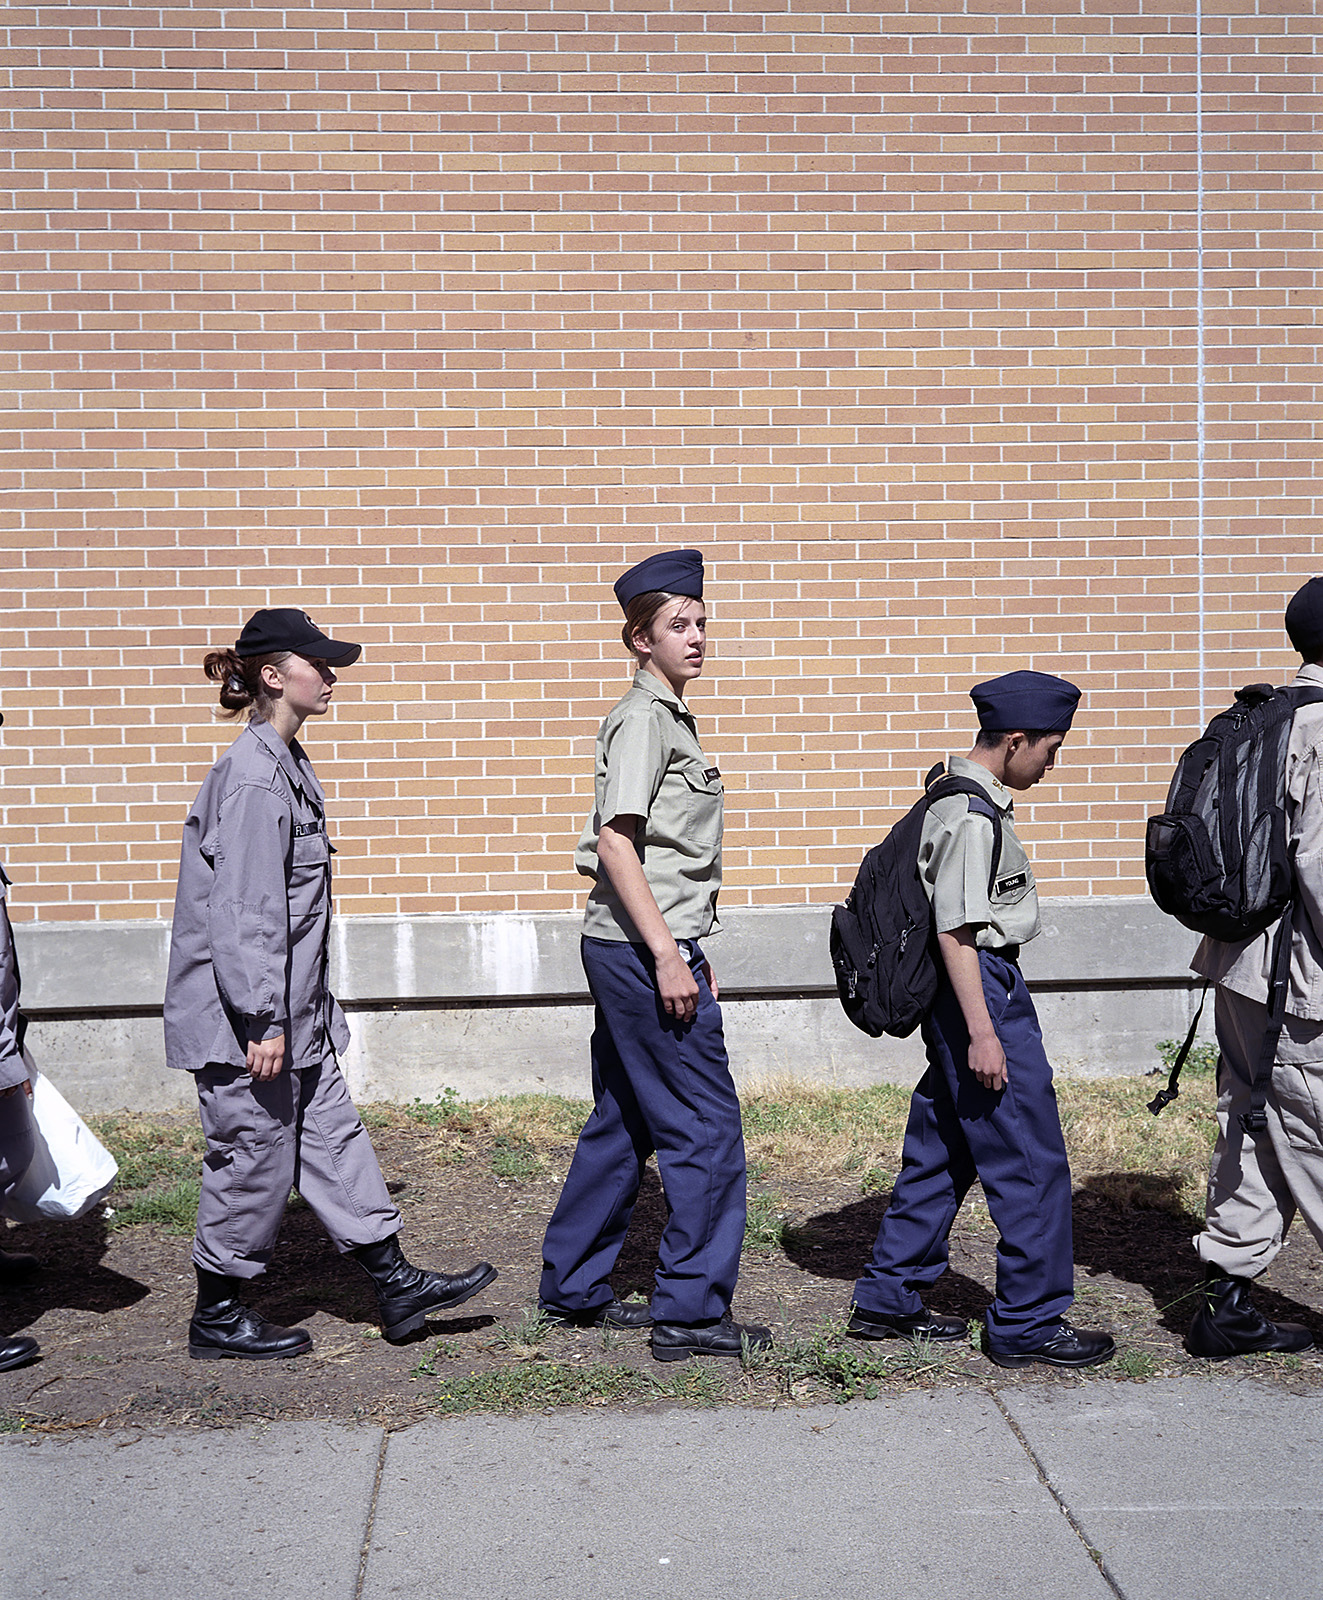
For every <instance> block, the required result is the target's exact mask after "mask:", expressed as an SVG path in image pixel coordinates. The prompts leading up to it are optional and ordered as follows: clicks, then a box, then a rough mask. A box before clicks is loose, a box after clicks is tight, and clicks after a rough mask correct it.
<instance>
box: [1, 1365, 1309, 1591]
mask: <svg viewBox="0 0 1323 1600" xmlns="http://www.w3.org/2000/svg"><path fill="white" fill-rule="evenodd" d="M0 1475H2V1477H0V1481H2V1482H3V1504H4V1514H3V1517H0V1595H3V1600H39V1597H46V1596H61V1597H70V1600H103V1597H105V1600H112V1597H113V1600H191V1597H194V1596H198V1597H207V1600H210V1597H212V1596H223V1595H235V1596H242V1597H245V1600H246V1597H256V1596H263V1597H266V1596H269V1597H271V1600H310V1597H314V1596H316V1597H321V1596H326V1597H332V1600H359V1597H360V1596H361V1597H363V1600H386V1597H392V1600H397V1597H399V1600H441V1597H449V1596H466V1597H467V1596H475V1597H479V1600H533V1597H537V1600H619V1597H620V1596H628V1597H630V1600H653V1597H655V1596H656V1597H660V1596H684V1597H685V1600H890V1597H892V1596H896V1597H902V1596H904V1597H909V1596H911V1595H913V1594H920V1595H949V1596H954V1597H958V1600H994V1597H995V1600H1004V1597H1005V1596H1008V1595H1013V1596H1015V1597H1016V1600H1095V1597H1097V1600H1106V1597H1108V1596H1115V1595H1122V1596H1125V1597H1126V1600H1171V1597H1174V1596H1185V1595H1199V1596H1202V1597H1203V1600H1233V1597H1235V1600H1240V1597H1242V1596H1244V1595H1246V1594H1253V1595H1254V1596H1255V1600H1277V1597H1281V1600H1308V1597H1310V1596H1313V1595H1317V1594H1321V1593H1323V1576H1320V1574H1319V1570H1318V1563H1319V1557H1318V1551H1319V1548H1320V1540H1321V1539H1323V1482H1321V1481H1320V1478H1321V1476H1323V1397H1315V1396H1313V1395H1308V1396H1296V1395H1290V1394H1283V1393H1281V1392H1279V1391H1275V1390H1272V1389H1269V1388H1267V1387H1265V1386H1263V1385H1261V1384H1257V1383H1255V1382H1253V1381H1250V1380H1246V1381H1242V1382H1235V1381H1225V1380H1219V1381H1216V1382H1213V1381H1201V1380H1199V1379H1170V1380H1164V1381H1158V1382H1152V1383H1145V1384H1138V1383H1136V1384H1127V1383H1117V1382H1115V1381H1110V1380H1099V1381H1094V1382H1085V1383H1082V1384H1080V1385H1078V1386H1072V1387H1069V1388H1066V1387H1062V1386H1059V1385H1051V1386H1049V1385H1046V1384H1045V1385H1043V1386H1041V1387H1033V1388H1018V1389H1007V1390H1006V1391H1004V1392H1000V1393H994V1392H991V1391H979V1392H976V1393H975V1392H963V1393H961V1392H954V1391H936V1392H933V1393H916V1394H910V1395H904V1396H901V1397H898V1398H894V1399H890V1400H878V1401H873V1402H868V1403H862V1402H861V1403H855V1404H852V1405H848V1406H819V1407H811V1408H804V1409H795V1408H791V1407H787V1408H785V1409H783V1410H779V1411H774V1412H768V1411H741V1410H736V1409H717V1410H711V1411H662V1412H654V1413H650V1414H622V1413H613V1412H606V1411H602V1412H589V1413H583V1412H557V1413H554V1414H552V1415H543V1414H538V1415H533V1416H526V1417H518V1418H503V1417H467V1418H454V1419H448V1420H440V1421H435V1422H428V1423H423V1424H420V1425H419V1426H417V1427H415V1428H411V1429H409V1430H408V1431H406V1432H401V1433H396V1434H392V1435H389V1436H387V1435H385V1434H383V1433H382V1432H381V1430H379V1429H376V1428H370V1427H357V1428H356V1427H345V1426H338V1425H331V1424H320V1423H285V1424H275V1425H273V1426H271V1427H269V1428H263V1429H244V1430H237V1431H232V1432H227V1431H215V1432H195V1431H190V1430H185V1429H179V1430H175V1431H170V1432H167V1431H161V1432H156V1433H150V1434H147V1433H135V1432H132V1431H122V1432H117V1433H111V1434H104V1435H100V1436H98V1435H95V1434H93V1435H81V1434H76V1435H71V1436H68V1437H63V1438H62V1437H59V1436H52V1437H33V1438H25V1437H23V1436H22V1435H17V1436H10V1437H7V1438H5V1439H3V1440H0Z"/></svg>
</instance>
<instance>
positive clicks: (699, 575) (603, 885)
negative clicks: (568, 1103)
mask: <svg viewBox="0 0 1323 1600" xmlns="http://www.w3.org/2000/svg"><path fill="white" fill-rule="evenodd" d="M615 593H616V598H617V600H618V601H619V602H620V605H621V608H622V610H623V611H624V613H625V625H624V628H623V630H622V634H621V637H622V640H623V642H624V644H625V647H626V649H628V650H630V651H631V652H632V653H633V655H634V657H635V660H636V662H637V664H638V670H637V672H636V673H635V676H634V682H633V684H632V685H631V687H630V689H629V691H628V693H627V694H626V695H625V696H624V698H623V699H622V700H620V702H619V703H618V704H617V705H616V706H615V707H613V709H612V710H611V711H610V712H609V713H608V714H607V716H606V719H605V721H604V722H603V723H602V725H601V728H600V729H599V731H598V735H597V750H596V760H595V781H594V798H595V805H594V810H593V814H592V815H591V816H590V817H589V819H588V822H587V825H586V826H585V828H584V830H583V836H582V838H581V839H580V841H579V847H578V850H577V851H576V852H575V858H574V859H575V865H576V866H577V867H578V869H579V871H580V872H582V873H583V874H584V875H585V876H587V877H589V878H591V879H592V880H593V887H592V889H591V890H590V891H589V894H588V906H587V911H586V913H585V917H584V925H583V941H582V954H583V965H584V970H585V972H586V973H587V977H588V986H589V989H590V990H591V992H592V996H593V1000H594V1002H595V1003H596V1013H595V1027H594V1030H593V1037H592V1073H593V1111H592V1115H591V1116H590V1117H589V1118H588V1121H587V1122H586V1123H585V1124H584V1128H583V1132H582V1133H581V1134H580V1136H579V1143H578V1146H577V1148H576V1149H575V1152H574V1160H573V1161H572V1162H571V1164H570V1170H569V1173H568V1174H567V1176H566V1179H565V1187H564V1189H563V1190H562V1191H561V1196H560V1199H559V1201H558V1202H557V1204H556V1209H555V1212H554V1214H553V1215H552V1218H551V1221H550V1223H549V1224H548V1227H547V1232H546V1237H545V1240H544V1241H543V1246H542V1255H543V1267H542V1279H541V1284H540V1288H539V1304H540V1306H541V1309H542V1311H543V1312H544V1314H545V1315H547V1316H548V1317H550V1318H551V1320H552V1321H553V1322H556V1323H559V1324H561V1325H570V1326H580V1327H585V1326H606V1327H614V1328H629V1327H646V1326H648V1325H649V1324H651V1325H652V1353H653V1355H654V1356H655V1357H656V1358H657V1359H658V1360H659V1361H680V1360H686V1359H688V1358H689V1357H690V1356H694V1355H717V1356H738V1355H739V1354H740V1352H741V1349H742V1348H744V1347H745V1346H746V1345H747V1346H750V1347H754V1348H758V1347H765V1346H767V1345H770V1344H771V1342H772V1337H771V1334H770V1333H769V1332H768V1330H767V1329H766V1328H763V1327H759V1326H757V1325H754V1324H741V1323H738V1322H734V1321H732V1319H731V1314H730V1305H731V1297H732V1295H733V1294H734V1291H735V1279H736V1276H737V1274H738V1272H739V1262H740V1250H741V1247H742V1245H743V1242H744V1218H745V1160H744V1135H743V1129H742V1126H741V1122H740V1105H739V1099H738V1097H737V1096H736V1093H735V1085H734V1082H733V1080H732V1078H731V1072H730V1063H729V1061H728V1060H727V1057H726V1043H725V1038H724V1035H723V1033H722V1026H721V1008H720V1006H719V1005H718V1004H717V986H716V982H715V980H714V979H713V976H712V969H711V966H710V965H709V963H708V959H707V957H706V955H705V954H704V952H703V948H702V945H701V944H700V943H699V941H700V940H701V939H702V938H703V937H704V936H705V935H706V934H708V933H709V932H711V931H713V930H714V929H715V928H716V927H717V915H716V907H717V893H718V891H719V889H720V887H721V834H722V784H721V773H720V772H719V771H718V769H717V768H716V767H715V766H714V765H713V764H712V763H711V762H710V761H709V760H708V758H707V756H706V755H704V753H703V750H702V747H701V745H700V744H699V742H698V732H697V729H696V727H695V724H694V719H693V716H692V714H691V713H690V711H689V710H688V708H687V707H686V705H685V703H684V693H685V689H686V688H687V687H688V685H689V684H690V683H691V682H693V680H694V679H695V678H697V677H698V675H699V674H700V673H701V672H702V670H703V662H704V657H705V654H706V648H707V645H706V640H707V634H706V628H707V616H706V611H705V609H704V606H703V558H702V556H701V555H700V554H699V552H698V551H696V550H679V551H662V552H659V553H658V554H657V555H654V556H649V557H648V559H647V560H646V561H642V562H640V563H639V564H638V565H637V566H636V567H633V568H631V569H630V570H629V571H628V572H627V573H625V574H624V575H623V576H622V577H621V578H620V579H619V580H618V581H617V582H616V585H615ZM654 1151H655V1152H656V1155H657V1166H658V1170H659V1171H660V1173H661V1180H662V1187H663V1189H664V1190H665V1194H666V1204H667V1221H666V1228H665V1231H664V1232H663V1234H662V1240H661V1250H660V1262H659V1264H658V1268H657V1273H656V1278H655V1286H654V1289H653V1295H652V1304H651V1307H650V1308H649V1307H647V1306H633V1305H624V1304H622V1303H621V1301H620V1300H619V1299H618V1298H617V1297H616V1295H615V1293H614V1291H613V1289H612V1287H611V1283H610V1274H611V1269H612V1267H613V1266H614V1265H615V1260H616V1256H617V1255H618V1254H619V1251H620V1247H621V1244H622V1243H623V1242H624V1238H625V1232H626V1230H627V1228H628V1227H629V1220H630V1217H631V1215H632V1214H633V1210H634V1204H635V1201H636V1200H637V1199H638V1193H639V1184H640V1181H641V1179H642V1176H643V1169H644V1166H645V1165H646V1163H647V1160H648V1157H649V1156H650V1155H652V1154H653V1152H654Z"/></svg>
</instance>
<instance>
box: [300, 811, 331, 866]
mask: <svg viewBox="0 0 1323 1600" xmlns="http://www.w3.org/2000/svg"><path fill="white" fill-rule="evenodd" d="M305 829H306V830H307V831H306V832H304V831H301V830H305ZM330 859H331V841H330V840H329V839H328V838H327V837H326V829H325V827H324V826H323V825H322V824H321V823H320V822H318V823H310V822H301V823H296V824H295V826H294V855H293V861H294V865H295V866H296V867H315V866H320V865H324V864H325V863H326V862H327V861H329V860H330Z"/></svg>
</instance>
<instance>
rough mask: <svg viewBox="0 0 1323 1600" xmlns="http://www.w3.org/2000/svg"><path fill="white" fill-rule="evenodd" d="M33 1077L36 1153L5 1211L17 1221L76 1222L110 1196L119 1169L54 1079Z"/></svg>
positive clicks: (2, 1204) (0, 1205) (0, 1207)
mask: <svg viewBox="0 0 1323 1600" xmlns="http://www.w3.org/2000/svg"><path fill="white" fill-rule="evenodd" d="M30 1077H31V1081H32V1099H31V1101H30V1102H29V1108H30V1110H31V1113H32V1133H33V1142H34V1143H35V1145H36V1153H35V1155H34V1156H33V1158H32V1165H31V1166H30V1167H29V1168H28V1170H27V1171H26V1172H25V1173H24V1174H23V1176H22V1177H21V1178H20V1179H19V1181H18V1184H17V1186H16V1187H15V1188H13V1189H11V1190H10V1192H9V1194H8V1196H7V1197H6V1198H5V1199H4V1200H3V1201H0V1213H3V1214H4V1215H5V1216H6V1217H8V1218H9V1219H10V1221H12V1222H72V1221H73V1220H74V1218H75V1217H81V1216H85V1215H86V1214H87V1212H89V1211H90V1210H91V1209H92V1207H93V1206H95V1205H99V1204H100V1203H101V1201H102V1200H104V1199H105V1198H106V1196H107V1195H108V1194H109V1193H110V1190H111V1187H112V1185H113V1184H114V1182H115V1178H116V1175H117V1174H118V1172H119V1168H118V1167H117V1166H116V1165H115V1158H114V1156H112V1155H111V1153H110V1151H109V1150H107V1149H106V1147H105V1145H103V1144H102V1143H101V1141H100V1139H98V1138H97V1136H96V1135H95V1134H94V1133H93V1132H92V1130H91V1129H90V1128H89V1127H88V1126H87V1124H86V1123H85V1122H84V1121H83V1119H82V1118H81V1117H80V1116H79V1115H78V1113H77V1112H76V1111H75V1110H74V1108H73V1107H72V1106H71V1105H70V1104H69V1102H68V1101H67V1100H66V1099H65V1098H64V1096H63V1095H62V1094H61V1093H60V1091H59V1090H58V1089H57V1088H56V1087H55V1085H54V1084H53V1083H52V1082H51V1081H50V1079H49V1078H47V1077H44V1076H43V1075H42V1074H41V1073H40V1072H38V1071H36V1069H35V1068H33V1069H32V1071H31V1074H30ZM19 1092H20V1093H21V1092H22V1091H21V1090H20V1091H19Z"/></svg>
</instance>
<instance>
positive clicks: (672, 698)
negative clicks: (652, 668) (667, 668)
mask: <svg viewBox="0 0 1323 1600" xmlns="http://www.w3.org/2000/svg"><path fill="white" fill-rule="evenodd" d="M633 686H634V688H636V689H644V690H646V691H647V693H648V694H651V695H655V696H656V697H657V699H658V700H660V701H661V703H662V704H663V705H664V706H669V707H670V708H671V710H672V711H674V712H675V713H676V715H677V716H681V717H688V718H689V719H690V721H692V720H693V715H694V714H693V712H692V711H691V710H690V709H689V707H688V706H687V705H686V704H685V703H684V701H683V700H681V698H680V696H679V695H678V694H676V692H675V690H674V689H672V688H671V686H670V685H669V684H667V683H663V682H662V681H661V679H660V678H659V677H658V676H657V674H656V673H655V672H648V671H647V670H646V669H645V668H643V667H640V668H639V670H638V671H637V672H636V673H635V674H634V685H633Z"/></svg>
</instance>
